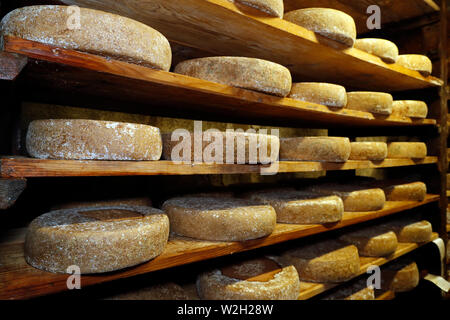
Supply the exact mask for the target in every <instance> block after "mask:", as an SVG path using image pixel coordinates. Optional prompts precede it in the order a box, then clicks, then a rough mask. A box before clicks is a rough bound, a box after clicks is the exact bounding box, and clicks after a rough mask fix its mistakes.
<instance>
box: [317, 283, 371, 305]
mask: <svg viewBox="0 0 450 320" xmlns="http://www.w3.org/2000/svg"><path fill="white" fill-rule="evenodd" d="M322 299H323V300H360V301H362V300H375V290H374V288H373V287H372V286H367V280H366V279H364V278H363V279H360V280H358V281H354V282H351V283H350V284H343V285H341V286H339V287H338V288H336V289H334V290H332V291H331V292H329V293H327V294H326V295H325V296H323V298H322Z"/></svg>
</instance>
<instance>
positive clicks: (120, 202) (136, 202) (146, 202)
mask: <svg viewBox="0 0 450 320" xmlns="http://www.w3.org/2000/svg"><path fill="white" fill-rule="evenodd" d="M108 206H139V207H142V206H143V207H151V206H152V200H150V199H149V198H127V199H114V200H102V201H81V202H67V203H62V204H59V205H56V206H53V210H61V209H73V208H87V207H91V208H92V207H94V208H98V207H108Z"/></svg>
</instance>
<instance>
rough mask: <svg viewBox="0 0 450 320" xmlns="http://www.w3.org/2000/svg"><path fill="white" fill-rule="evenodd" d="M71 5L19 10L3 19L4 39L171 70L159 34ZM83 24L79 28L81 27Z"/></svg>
mask: <svg viewBox="0 0 450 320" xmlns="http://www.w3.org/2000/svg"><path fill="white" fill-rule="evenodd" d="M72 9H73V8H71V7H67V6H52V5H49V6H31V7H24V8H20V9H16V10H14V11H12V12H10V13H8V14H7V15H6V16H5V17H4V18H3V20H2V22H1V25H0V30H2V35H3V36H13V37H18V38H22V39H26V40H30V41H36V42H41V43H44V44H48V45H52V46H56V47H61V48H64V49H70V50H77V51H84V52H88V53H92V54H97V55H102V56H106V57H111V58H114V59H118V60H123V61H126V62H132V63H136V64H141V65H144V66H148V67H152V68H155V69H161V70H165V71H169V69H170V65H171V61H172V51H171V48H170V44H169V41H168V40H167V39H166V38H165V37H164V36H163V35H162V34H161V33H159V32H158V31H156V30H155V29H153V28H150V27H149V26H147V25H145V24H143V23H140V22H137V21H134V20H132V19H129V18H125V17H121V16H118V15H115V14H111V13H107V12H103V11H98V10H93V9H86V8H78V9H77V10H79V21H77V19H76V16H77V15H76V12H75V11H73V10H72ZM78 22H79V25H78Z"/></svg>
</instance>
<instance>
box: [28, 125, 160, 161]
mask: <svg viewBox="0 0 450 320" xmlns="http://www.w3.org/2000/svg"><path fill="white" fill-rule="evenodd" d="M26 148H27V151H28V153H29V154H30V155H31V156H32V157H35V158H40V159H66V160H159V159H160V157H161V153H162V141H161V134H160V132H159V129H158V128H155V127H152V126H147V125H142V124H135V123H123V122H113V121H96V120H81V119H80V120H78V119H75V120H70V119H58V120H35V121H33V122H31V123H30V125H29V127H28V132H27V138H26Z"/></svg>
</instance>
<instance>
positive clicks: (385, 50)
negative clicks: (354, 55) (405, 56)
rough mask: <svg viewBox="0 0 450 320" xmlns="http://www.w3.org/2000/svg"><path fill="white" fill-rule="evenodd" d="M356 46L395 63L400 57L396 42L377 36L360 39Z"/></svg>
mask: <svg viewBox="0 0 450 320" xmlns="http://www.w3.org/2000/svg"><path fill="white" fill-rule="evenodd" d="M355 48H357V49H360V50H363V51H366V52H368V53H370V54H373V55H375V56H377V57H380V58H381V59H382V60H383V61H385V62H387V63H395V62H397V59H398V47H397V46H396V45H395V43H393V42H391V41H388V40H384V39H376V38H366V39H358V40H356V42H355Z"/></svg>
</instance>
